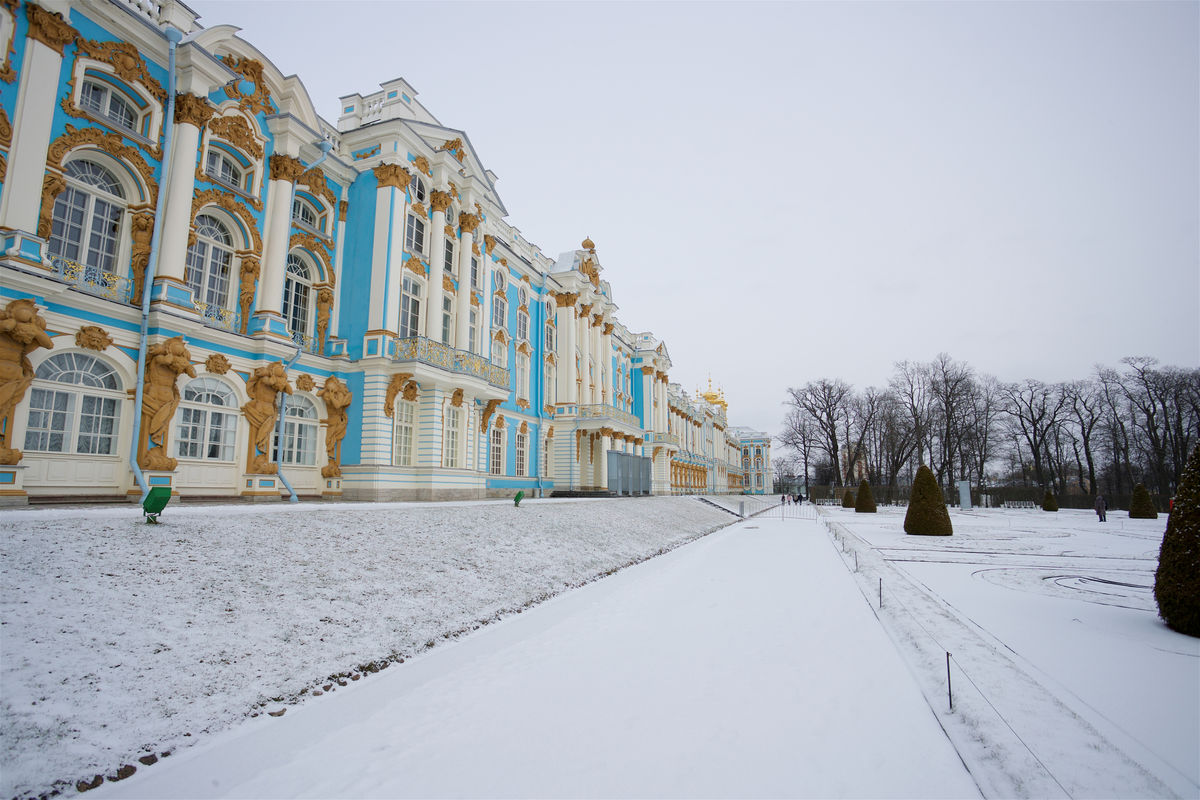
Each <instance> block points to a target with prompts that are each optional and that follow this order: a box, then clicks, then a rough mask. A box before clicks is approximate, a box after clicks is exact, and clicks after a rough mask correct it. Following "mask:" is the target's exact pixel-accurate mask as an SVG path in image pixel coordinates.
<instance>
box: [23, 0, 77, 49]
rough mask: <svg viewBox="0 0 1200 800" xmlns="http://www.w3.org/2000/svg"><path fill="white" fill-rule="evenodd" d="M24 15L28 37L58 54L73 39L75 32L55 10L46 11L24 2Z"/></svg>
mask: <svg viewBox="0 0 1200 800" xmlns="http://www.w3.org/2000/svg"><path fill="white" fill-rule="evenodd" d="M25 16H27V17H28V18H29V30H28V32H27V34H26V35H28V36H29V38H30V39H34V40H36V41H39V42H41V43H42V44H44V45H46V46H47V47H49V48H50V49H51V50H54V51H55V52H57V53H58V54H59V55H60V56H61V55H62V54H63V49H64V48H65V47H66V46H67V45H69V44H70V43H71V42H73V41H75V37H76V36H77V33H76V32H75V29H74V28H72V27H71V26H70V25H68V24H67V21H66V20H65V19H63V15H62V14H59V13H58V12H57V11H47V10H46V9H44V8H42V7H41V6H39V5H35V4H34V3H26V4H25Z"/></svg>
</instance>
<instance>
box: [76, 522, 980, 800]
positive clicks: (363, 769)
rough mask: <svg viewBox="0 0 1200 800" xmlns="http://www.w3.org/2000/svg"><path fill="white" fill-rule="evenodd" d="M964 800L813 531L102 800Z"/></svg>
mask: <svg viewBox="0 0 1200 800" xmlns="http://www.w3.org/2000/svg"><path fill="white" fill-rule="evenodd" d="M461 796H468V797H931V798H932V797H977V796H979V795H978V792H977V790H976V787H975V784H974V782H973V781H972V780H971V777H970V775H969V774H968V773H967V771H966V769H965V768H964V767H963V764H962V762H961V760H960V759H959V757H958V755H957V753H955V751H954V749H953V748H952V747H951V746H950V743H949V741H948V740H947V739H946V736H945V734H944V733H943V732H942V730H941V728H940V726H939V725H938V721H937V719H936V717H935V715H934V714H933V712H931V710H930V708H929V706H928V705H927V704H926V703H925V701H924V699H923V698H922V696H921V694H920V692H919V690H918V689H917V687H916V685H915V684H914V682H913V681H912V679H911V677H910V675H909V674H908V671H907V669H906V668H905V666H904V662H903V661H902V660H901V659H900V657H899V655H898V654H897V652H896V650H895V648H894V647H893V646H892V644H891V642H890V641H889V640H888V638H887V636H886V635H885V634H884V632H883V631H882V630H881V629H880V627H879V626H878V625H877V624H876V622H875V620H874V617H873V615H872V613H871V610H870V609H869V608H868V606H867V605H866V604H865V603H863V602H862V598H861V596H860V595H859V594H858V592H857V591H856V589H855V585H854V583H853V581H852V579H851V578H850V576H849V574H848V572H847V571H846V570H845V569H844V568H842V566H841V564H840V563H839V559H838V555H837V552H836V550H835V549H834V548H833V547H832V546H831V543H830V540H829V538H828V536H827V535H826V534H825V531H824V530H823V529H822V528H821V527H820V526H819V524H818V523H817V522H816V521H803V522H800V521H792V520H786V521H781V520H761V521H759V520H754V521H748V522H745V523H741V524H738V525H735V526H733V527H731V528H727V529H726V530H723V531H721V532H719V533H715V534H713V535H711V536H708V537H706V538H705V539H702V540H700V541H697V542H694V543H692V544H690V545H688V546H687V547H683V548H679V549H677V550H674V551H673V552H671V553H669V554H667V555H664V556H662V557H660V558H657V559H654V560H652V561H648V562H645V563H643V564H640V565H638V566H636V567H633V568H630V569H627V570H624V571H623V572H621V573H619V574H617V575H614V576H612V577H610V578H607V579H606V580H603V581H599V582H596V583H593V584H590V585H589V586H587V587H585V588H583V589H580V590H578V591H575V592H571V593H570V594H567V595H564V596H560V597H558V598H555V599H554V600H551V601H549V602H547V603H545V604H542V605H540V606H538V607H537V608H534V609H531V610H529V611H527V612H525V613H523V614H521V615H520V616H518V617H515V618H512V619H510V620H506V621H505V622H503V623H501V624H499V625H496V626H492V627H490V628H488V629H487V630H485V631H481V632H480V633H478V634H476V635H474V636H472V637H469V638H467V639H464V640H462V641H459V642H457V643H455V644H453V645H451V646H449V647H440V648H437V649H436V650H433V651H431V652H429V653H427V654H425V655H422V656H420V657H419V658H417V659H415V660H414V661H412V662H410V663H407V664H405V665H404V666H402V667H400V668H398V669H394V670H389V671H388V672H387V673H385V674H383V675H380V676H378V677H373V678H372V679H371V680H370V681H363V682H362V683H361V684H359V685H357V686H354V687H353V688H352V690H351V691H349V692H344V693H340V694H339V695H338V696H335V697H331V698H321V699H319V701H318V702H313V703H306V704H304V705H303V706H302V707H299V708H296V709H294V710H289V711H288V713H287V714H286V715H285V716H284V717H282V718H279V719H269V718H268V719H265V720H255V721H252V722H251V723H250V724H248V725H245V726H242V727H240V728H238V729H237V730H234V731H230V732H229V733H227V734H224V735H222V736H220V737H217V738H216V739H214V741H213V742H212V743H210V744H207V745H203V746H200V747H197V748H194V749H192V750H191V751H189V752H188V753H185V754H182V755H180V756H178V757H176V758H172V759H170V760H169V761H168V762H167V763H165V764H163V765H161V766H156V767H154V768H153V769H149V770H145V771H144V774H143V773H139V774H137V775H134V776H133V777H132V778H130V779H128V780H126V781H123V782H121V783H115V784H109V785H107V786H106V787H105V788H104V789H103V790H101V791H99V792H97V793H96V794H95V797H97V800H102V798H114V797H150V798H170V797H461Z"/></svg>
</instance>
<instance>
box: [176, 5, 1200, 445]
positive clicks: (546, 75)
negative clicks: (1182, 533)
mask: <svg viewBox="0 0 1200 800" xmlns="http://www.w3.org/2000/svg"><path fill="white" fill-rule="evenodd" d="M188 2H189V5H191V6H192V7H193V8H194V9H195V10H196V11H197V12H199V13H200V14H202V15H203V16H202V20H201V22H202V23H203V24H205V25H208V26H212V25H217V24H223V23H229V24H234V25H237V26H239V27H241V28H243V33H242V35H243V37H244V38H246V39H247V40H248V41H250V42H251V43H253V44H255V45H256V46H258V47H259V48H260V49H261V50H262V51H263V52H264V54H266V55H267V56H268V57H269V58H271V59H272V60H273V61H274V62H275V63H276V65H278V66H279V68H280V69H281V70H283V72H284V73H285V74H289V73H295V74H297V75H299V76H300V78H301V79H302V80H303V82H304V84H305V86H306V87H307V89H308V91H309V94H310V95H311V97H312V99H313V102H314V103H315V104H316V106H317V110H318V112H319V113H320V114H321V115H322V116H324V117H325V118H326V119H328V120H329V121H331V122H336V119H337V113H338V111H339V108H338V99H337V98H338V97H339V96H340V95H344V94H351V93H354V92H359V93H362V94H368V93H370V92H372V91H375V90H377V89H378V85H379V83H381V82H382V81H386V80H389V79H391V78H395V77H404V78H406V79H407V80H408V81H409V82H410V83H411V84H412V85H413V86H414V87H415V88H416V89H417V91H418V92H419V93H420V100H421V102H422V103H424V104H425V105H426V107H427V108H429V110H430V111H431V112H432V113H433V114H435V115H436V116H437V117H438V118H439V119H440V120H441V121H442V123H443V124H445V125H448V126H450V127H455V128H461V129H463V130H465V131H466V132H467V134H468V135H469V136H470V138H471V141H472V144H473V145H474V146H475V149H476V151H477V152H478V153H479V155H480V157H481V158H482V159H483V161H484V163H485V164H486V165H487V166H488V167H489V168H490V169H492V170H493V171H494V172H495V173H496V174H497V175H498V176H499V177H500V181H499V183H498V184H497V189H498V191H499V192H500V195H501V197H502V198H503V200H504V203H505V205H506V206H507V207H508V210H509V212H510V216H509V221H510V222H511V223H512V224H514V225H516V226H517V227H518V228H520V229H521V231H522V233H524V234H525V236H526V237H527V238H528V239H529V240H530V241H532V242H534V243H536V244H538V245H539V246H540V247H541V248H542V249H543V251H544V252H545V253H547V254H548V255H550V256H551V257H554V256H556V255H557V254H558V253H559V252H560V251H562V250H566V249H571V248H574V247H577V246H578V243H579V242H580V241H581V240H582V239H583V238H584V237H585V236H590V237H591V238H592V239H593V240H594V241H595V242H596V246H597V252H598V254H599V256H600V259H601V263H602V265H603V267H604V270H605V277H606V278H607V279H609V280H610V281H611V282H612V286H613V292H614V295H615V298H614V299H615V301H616V303H617V304H618V306H619V307H620V311H619V316H620V318H621V320H622V321H623V322H624V323H625V324H626V325H628V326H629V327H630V328H632V329H634V330H645V329H649V330H652V331H653V332H654V333H655V334H657V335H658V336H660V337H661V338H663V339H665V340H666V342H667V345H668V347H669V348H670V351H671V355H672V358H673V359H674V362H675V365H676V366H675V367H674V369H673V370H672V372H671V377H672V379H673V380H676V381H679V382H680V383H682V384H683V386H684V388H686V389H688V390H689V391H692V390H694V389H695V388H696V387H697V385H699V384H701V383H702V382H704V381H706V380H707V377H708V376H709V375H710V374H711V376H712V380H713V384H714V386H717V385H720V386H722V387H723V388H724V389H725V393H726V397H727V399H728V400H729V403H730V418H731V420H730V421H731V422H732V423H733V424H735V425H748V426H751V427H755V428H759V429H761V430H765V431H767V432H769V433H772V434H774V433H777V432H778V430H779V427H780V419H781V417H782V406H781V403H782V401H783V399H784V392H785V389H786V387H787V386H789V385H800V384H803V383H804V382H806V381H808V380H812V379H815V378H819V377H841V378H844V379H845V380H847V381H850V382H851V383H854V384H855V385H856V386H858V387H860V388H861V387H863V386H866V385H869V384H875V385H881V384H882V383H884V382H886V380H887V378H888V376H889V375H890V373H891V369H892V367H891V365H892V363H893V362H895V361H898V360H901V359H914V360H928V359H931V358H932V357H933V356H935V355H936V354H937V353H938V352H939V351H945V352H949V353H950V354H951V355H953V356H954V357H955V358H957V359H961V360H966V361H969V362H970V363H971V364H972V365H973V366H974V367H975V368H976V369H977V370H980V371H982V372H989V373H992V374H995V375H997V376H998V377H999V378H1001V379H1002V380H1017V379H1020V378H1025V377H1034V378H1040V379H1043V380H1064V379H1072V378H1078V377H1083V376H1085V375H1086V374H1088V373H1089V372H1090V370H1091V368H1092V365H1093V364H1095V363H1097V362H1101V363H1106V364H1111V365H1115V364H1116V362H1117V360H1118V359H1120V358H1121V357H1123V356H1126V355H1135V354H1137V355H1153V356H1157V357H1158V358H1160V359H1162V360H1163V361H1164V362H1167V363H1173V364H1177V365H1180V366H1197V365H1200V44H1198V43H1200V4H1198V3H1196V2H1178V3H1116V2H1108V3H1083V2H1074V3H1030V2H1025V3H1016V2H1013V3H986V2H985V3H836V4H834V3H737V4H733V3H521V4H507V3H483V4H476V3H430V4H427V3H397V2H350V1H349V0H345V1H343V2H336V3H335V2H296V0H292V1H291V2H253V1H247V0H237V2H223V1H222V0H188Z"/></svg>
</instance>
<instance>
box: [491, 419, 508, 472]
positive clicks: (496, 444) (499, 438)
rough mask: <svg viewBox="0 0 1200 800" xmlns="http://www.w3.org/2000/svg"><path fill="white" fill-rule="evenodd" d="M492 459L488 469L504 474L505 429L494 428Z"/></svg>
mask: <svg viewBox="0 0 1200 800" xmlns="http://www.w3.org/2000/svg"><path fill="white" fill-rule="evenodd" d="M491 451H492V453H491V459H490V463H489V464H488V471H489V472H490V473H491V474H493V475H503V474H504V429H503V428H492V447H491Z"/></svg>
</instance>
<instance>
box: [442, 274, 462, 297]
mask: <svg viewBox="0 0 1200 800" xmlns="http://www.w3.org/2000/svg"><path fill="white" fill-rule="evenodd" d="M442 291H443V292H445V293H446V294H458V290H457V289H455V288H454V281H453V280H452V279H451V278H450V276H449V275H447V274H445V273H442Z"/></svg>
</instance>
